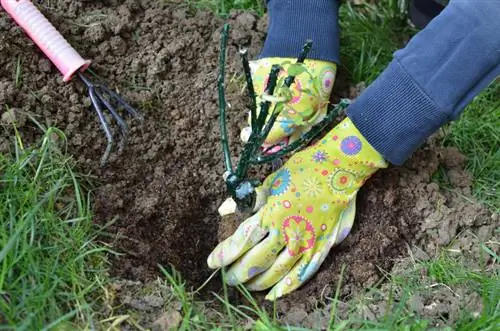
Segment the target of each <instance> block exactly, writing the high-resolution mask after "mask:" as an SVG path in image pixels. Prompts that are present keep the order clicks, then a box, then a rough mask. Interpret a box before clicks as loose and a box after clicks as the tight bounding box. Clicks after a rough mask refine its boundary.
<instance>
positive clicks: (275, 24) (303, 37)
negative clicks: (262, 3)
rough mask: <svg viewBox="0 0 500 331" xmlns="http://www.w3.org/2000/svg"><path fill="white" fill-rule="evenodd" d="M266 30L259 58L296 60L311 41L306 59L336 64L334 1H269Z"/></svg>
mask: <svg viewBox="0 0 500 331" xmlns="http://www.w3.org/2000/svg"><path fill="white" fill-rule="evenodd" d="M267 9H268V15H269V27H268V34H267V38H266V41H265V42H264V47H263V49H262V53H261V54H260V56H259V58H266V57H288V58H290V57H291V58H295V57H297V56H298V55H299V53H300V51H301V50H302V46H303V45H304V44H305V42H306V41H307V40H308V39H310V40H312V42H313V48H312V50H311V51H310V52H309V54H308V56H307V58H308V59H315V60H322V61H329V62H335V63H339V26H338V12H339V3H338V1H337V0H270V1H269V2H268V6H267Z"/></svg>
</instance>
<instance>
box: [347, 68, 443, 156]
mask: <svg viewBox="0 0 500 331" xmlns="http://www.w3.org/2000/svg"><path fill="white" fill-rule="evenodd" d="M347 115H348V116H349V118H350V119H351V121H352V122H353V123H354V125H355V126H356V128H358V130H359V131H360V132H361V133H362V134H363V136H364V137H365V139H366V140H367V141H368V142H369V143H370V144H371V145H372V146H373V147H374V148H375V149H376V150H377V151H378V152H379V153H380V154H382V156H383V157H384V158H385V159H386V160H387V161H389V162H391V163H393V164H396V165H401V164H402V163H404V162H405V161H406V159H408V158H409V156H410V155H411V154H412V153H413V152H414V151H415V150H416V149H417V148H418V147H419V146H420V145H421V144H422V143H423V142H424V141H425V139H427V137H429V136H430V135H431V134H432V133H433V132H435V131H436V130H437V129H439V127H441V126H442V125H443V124H445V123H446V122H447V121H448V120H449V118H448V116H447V114H446V113H444V112H442V111H441V108H440V107H439V106H438V105H437V104H436V103H435V102H434V101H433V100H432V99H431V98H430V97H429V96H428V95H426V93H425V92H424V91H422V90H421V89H420V87H419V86H418V84H416V82H415V81H414V80H413V79H412V77H411V76H410V75H409V74H408V73H407V72H406V71H405V69H404V68H403V67H402V66H401V64H400V63H399V62H398V61H397V60H393V61H392V62H391V64H390V65H389V66H388V67H387V68H386V69H385V71H384V72H383V73H382V74H381V75H380V76H379V77H378V78H377V79H376V80H375V81H374V82H373V83H372V84H371V85H370V86H369V87H368V88H367V89H366V90H365V91H364V92H363V93H362V94H361V96H360V97H359V98H358V99H357V100H356V101H355V102H354V103H353V104H352V105H350V106H349V108H347Z"/></svg>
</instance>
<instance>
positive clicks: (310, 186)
mask: <svg viewBox="0 0 500 331" xmlns="http://www.w3.org/2000/svg"><path fill="white" fill-rule="evenodd" d="M304 192H305V193H306V194H307V195H308V196H310V197H313V198H314V197H317V196H319V195H320V194H321V193H323V187H322V182H321V181H320V180H319V179H318V178H316V177H310V178H307V179H305V180H304Z"/></svg>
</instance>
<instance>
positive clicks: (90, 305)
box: [0, 128, 108, 330]
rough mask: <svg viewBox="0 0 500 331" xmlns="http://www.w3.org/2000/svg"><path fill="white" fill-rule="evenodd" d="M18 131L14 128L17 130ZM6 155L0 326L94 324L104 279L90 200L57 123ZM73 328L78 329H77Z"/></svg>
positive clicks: (0, 164) (0, 208) (0, 185)
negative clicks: (27, 146)
mask: <svg viewBox="0 0 500 331" xmlns="http://www.w3.org/2000/svg"><path fill="white" fill-rule="evenodd" d="M14 131H15V129H14ZM12 138H13V140H15V141H14V142H13V144H12V153H11V154H10V155H0V229H1V230H0V320H1V321H2V322H1V323H0V329H5V328H7V329H9V330H10V329H16V330H45V329H50V328H52V327H55V326H61V325H71V323H73V322H74V323H76V324H77V325H88V324H89V323H90V321H91V319H92V317H93V314H94V310H93V309H94V308H95V306H94V304H95V302H99V301H100V300H101V298H99V296H100V287H101V285H100V284H101V282H102V281H103V279H105V277H106V274H105V272H106V267H107V264H106V253H107V252H108V249H107V248H106V247H105V246H101V245H100V244H98V242H97V240H96V236H97V231H96V229H94V228H93V225H92V214H91V208H90V205H89V200H88V197H87V196H86V195H85V193H84V190H83V188H82V186H81V184H80V183H82V182H85V181H84V180H83V179H82V178H81V177H79V176H78V175H77V174H76V173H75V172H73V170H72V169H73V164H72V162H71V159H69V158H68V157H66V156H65V154H64V153H63V151H62V150H61V149H60V148H63V147H64V139H65V137H64V135H63V133H62V132H61V131H59V130H57V129H55V128H49V129H47V130H46V131H45V134H44V135H43V137H42V139H41V140H40V141H39V142H38V143H37V144H35V145H34V146H33V147H30V148H26V147H25V146H24V143H23V141H22V140H21V138H20V135H19V134H17V131H15V132H14V135H13V136H12ZM73 328H74V327H73Z"/></svg>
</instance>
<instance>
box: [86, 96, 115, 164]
mask: <svg viewBox="0 0 500 331" xmlns="http://www.w3.org/2000/svg"><path fill="white" fill-rule="evenodd" d="M89 95H90V99H91V100H92V104H93V105H94V109H95V111H96V112H97V115H98V116H99V121H100V122H101V125H102V127H103V129H104V132H105V134H106V138H107V139H108V144H107V145H106V150H105V152H104V155H103V156H102V157H101V167H102V166H104V165H105V164H106V161H107V160H108V159H109V155H110V154H111V150H112V149H113V134H112V133H111V129H110V128H109V124H108V121H107V120H106V117H104V114H103V112H102V108H101V104H100V103H101V100H100V98H99V97H98V96H97V95H96V93H95V90H94V87H90V88H89Z"/></svg>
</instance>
